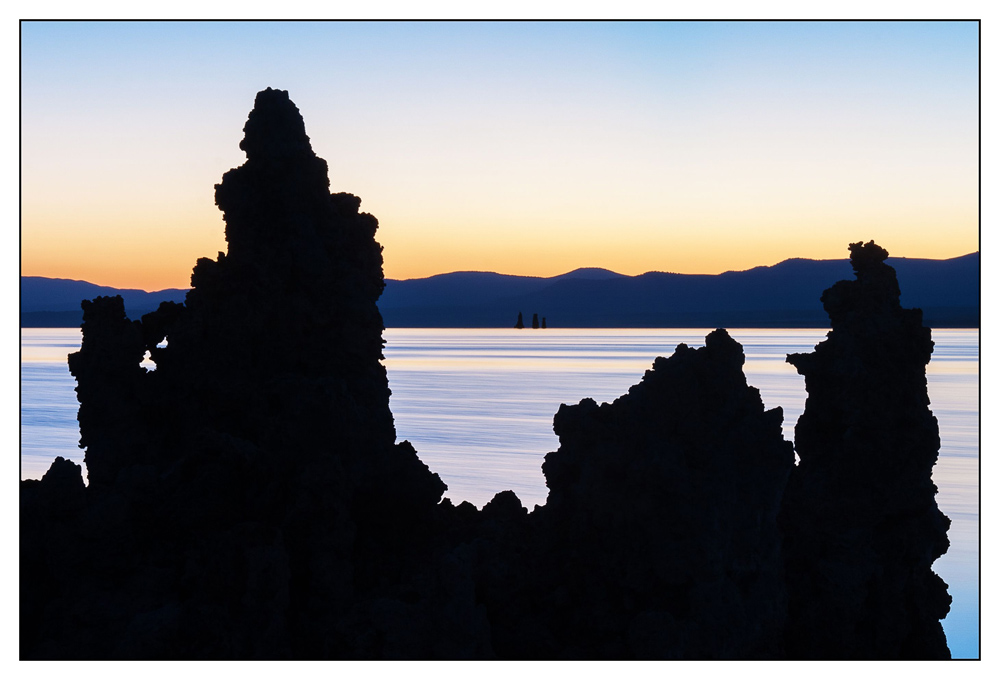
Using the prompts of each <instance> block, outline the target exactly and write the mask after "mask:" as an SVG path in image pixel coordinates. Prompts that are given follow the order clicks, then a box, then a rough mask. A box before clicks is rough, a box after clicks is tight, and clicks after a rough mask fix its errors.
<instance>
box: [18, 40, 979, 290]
mask: <svg viewBox="0 0 1000 680" xmlns="http://www.w3.org/2000/svg"><path fill="white" fill-rule="evenodd" d="M20 39H21V42H20V58H21V65H20V84H21V109H20V123H21V125H20V132H21V139H20V143H21V156H20V178H21V188H20V205H21V215H20V236H21V242H20V245H21V249H20V252H21V263H20V264H21V274H22V275H26V276H49V277H60V278H71V279H82V280H86V281H91V282H93V283H98V284H102V285H110V286H116V287H129V288H142V289H146V290H158V289H162V288H168V287H178V288H181V287H188V286H189V285H190V273H191V268H192V266H193V265H194V262H195V261H196V260H197V258H199V257H205V256H207V257H215V256H216V254H217V252H218V251H220V250H225V247H226V246H225V241H224V237H223V226H224V225H223V221H222V213H221V212H220V211H219V210H218V209H217V208H216V207H215V205H214V185H215V184H216V183H217V182H219V181H220V180H221V177H222V174H223V173H224V172H226V171H227V170H228V169H230V168H232V167H236V166H238V165H240V164H242V163H243V162H244V160H245V156H244V155H243V153H242V152H241V151H240V150H239V146H238V145H239V141H240V139H241V138H242V128H243V125H244V123H245V121H246V116H247V114H248V113H249V111H250V109H251V108H252V106H253V100H254V96H255V94H256V92H257V91H259V90H261V89H264V88H265V87H274V88H277V89H284V90H288V91H289V94H290V96H291V98H292V100H293V101H294V102H295V103H296V105H297V106H298V107H299V110H300V111H301V113H302V114H303V117H304V119H305V124H306V132H307V134H309V136H310V138H311V140H312V145H313V149H314V150H315V151H316V153H317V154H318V155H319V156H320V157H322V158H324V159H326V160H327V162H328V163H329V166H330V180H331V190H332V191H348V192H351V193H354V194H356V195H358V196H360V197H361V199H362V210H363V211H365V212H369V213H371V214H373V215H375V216H376V217H377V218H378V220H379V224H380V228H379V230H378V233H377V235H376V238H377V240H378V241H379V242H380V243H381V244H382V246H383V247H384V252H383V255H384V259H385V266H384V270H385V275H386V276H387V277H388V278H397V279H399V278H416V277H423V276H430V275H433V274H439V273H444V272H450V271H460V270H483V271H497V272H502V273H507V274H519V275H532V276H553V275H556V274H560V273H563V272H566V271H570V270H572V269H575V268H577V267H604V268H607V269H612V270H614V271H617V272H620V273H623V274H640V273H643V272H646V271H654V270H655V271H671V272H680V273H702V274H714V273H719V272H722V271H727V270H741V269H748V268H750V267H754V266H758V265H769V264H775V263H777V262H780V261H781V260H784V259H787V258H789V257H808V258H816V259H820V258H843V257H847V244H848V243H850V242H854V241H859V240H866V241H867V240H872V239H874V240H875V241H876V242H877V243H879V244H880V245H882V246H884V247H885V248H887V249H888V250H889V252H890V254H891V255H893V256H904V257H929V258H948V257H955V256H958V255H963V254H966V253H969V252H973V251H976V250H979V217H980V215H979V26H978V24H977V23H975V22H321V23H269V22H252V23H248V22H225V23H217V22H131V23H129V22H124V23H120V22H110V23H101V22H75V23H74V22H70V23H57V22H24V23H22V24H21V27H20Z"/></svg>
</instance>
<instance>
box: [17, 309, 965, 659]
mask: <svg viewBox="0 0 1000 680" xmlns="http://www.w3.org/2000/svg"><path fill="white" fill-rule="evenodd" d="M708 332H709V329H638V330H632V329H563V330H558V329H548V330H545V331H540V330H539V331H532V330H529V329H525V330H522V331H516V330H513V329H511V330H504V329H398V328H397V329H388V330H386V331H385V338H386V343H387V344H386V349H385V356H386V359H385V366H386V370H387V371H388V374H389V386H390V388H391V389H392V397H391V400H390V406H391V407H392V412H393V415H394V417H395V421H396V431H397V437H398V439H400V440H402V439H408V440H410V441H411V442H412V443H413V445H414V446H415V447H416V449H417V452H418V453H419V455H420V458H421V459H422V460H423V461H424V462H425V463H427V465H428V466H429V467H430V468H431V470H433V471H434V472H437V473H438V474H439V475H441V478H442V479H443V480H444V481H445V483H446V484H447V485H448V491H447V492H446V494H445V495H446V496H449V497H450V498H451V499H452V500H454V501H455V502H456V503H457V502H460V501H462V500H468V501H470V502H472V503H474V504H475V505H477V506H479V507H482V506H483V505H484V504H485V503H486V502H488V501H489V500H490V498H492V497H493V495H494V494H495V493H497V492H498V491H502V490H505V489H512V490H513V491H514V492H516V493H517V495H518V497H519V498H520V499H521V501H522V503H524V505H526V506H527V507H528V508H529V509H530V508H531V507H532V506H533V505H535V504H539V505H540V504H544V502H545V497H546V493H547V489H546V487H545V479H544V477H543V476H542V472H541V464H542V460H543V459H544V456H545V454H546V453H547V452H549V451H554V450H555V449H556V448H558V446H559V441H558V438H557V437H556V436H555V434H554V433H553V432H552V416H553V415H554V414H555V412H556V411H557V410H558V408H559V404H561V403H567V404H571V403H576V402H578V401H580V400H581V399H583V398H584V397H592V398H594V399H595V400H597V401H598V402H603V401H613V400H614V399H615V398H616V397H618V396H620V395H621V394H624V393H625V392H626V391H627V390H628V388H629V386H631V385H633V384H635V383H637V382H638V381H639V380H640V379H641V377H642V375H643V373H644V372H645V371H646V370H647V369H649V368H650V367H651V366H652V363H653V359H654V358H655V357H656V356H659V355H664V356H668V355H670V354H671V353H672V352H673V350H674V348H675V347H676V346H677V344H678V343H680V342H684V343H687V344H689V345H691V346H695V347H698V346H702V345H703V344H704V340H705V335H706V334H707V333H708ZM729 332H730V335H732V336H733V337H734V338H735V339H736V340H737V341H739V342H740V343H741V344H742V345H743V348H744V352H745V353H746V357H747V361H746V365H745V366H744V371H745V373H746V375H747V381H748V382H749V383H750V384H751V385H753V386H755V387H757V388H758V389H759V390H760V392H761V397H762V398H763V400H764V404H765V406H766V407H767V408H772V407H774V406H781V407H782V408H783V409H784V413H785V422H784V431H785V438H786V439H788V440H792V439H793V435H794V427H795V421H796V420H797V419H798V417H799V415H801V413H802V409H803V407H804V405H805V397H806V394H805V387H804V381H803V379H802V377H801V376H799V375H798V374H797V373H796V372H795V369H794V368H793V367H792V366H790V365H789V364H786V363H785V355H786V354H789V353H792V352H809V351H811V350H812V348H813V347H814V346H815V345H816V343H818V342H820V341H821V340H823V338H824V337H825V334H826V331H825V330H820V329H730V331H729ZM933 338H934V342H935V348H934V355H933V358H932V360H931V363H930V365H929V366H928V370H927V381H928V391H929V393H930V399H931V409H932V410H933V412H934V414H935V415H936V416H937V418H938V423H939V427H940V432H941V453H940V458H939V460H938V463H937V465H936V466H935V468H934V481H935V483H936V484H937V486H938V489H939V494H938V504H939V505H940V506H941V509H942V510H943V511H944V513H945V514H946V515H948V516H949V517H950V518H951V520H952V525H951V529H950V531H949V537H950V539H951V547H950V548H949V550H948V553H947V554H946V555H945V556H944V557H942V558H941V559H939V560H938V561H937V562H935V564H934V569H935V571H937V572H938V574H940V575H941V576H942V578H944V580H945V581H946V582H947V583H948V584H949V592H950V593H951V594H952V597H953V598H954V602H953V604H952V610H951V613H950V614H949V615H948V618H947V619H945V621H944V626H945V632H946V633H947V635H948V642H949V646H950V647H951V651H952V655H953V656H954V657H956V658H977V657H978V656H979V332H978V330H955V329H947V330H934V331H933ZM79 346H80V331H79V330H78V329H44V328H39V329H27V328H26V329H22V330H21V477H22V478H23V479H27V478H38V477H41V476H42V475H43V474H44V473H45V471H46V470H47V469H48V466H49V464H50V463H51V462H52V459H53V458H54V457H55V456H57V455H61V456H63V457H64V458H70V459H72V460H75V461H76V462H78V463H80V464H81V465H82V464H83V451H82V450H80V449H79V448H77V441H78V440H79V430H78V428H77V422H76V410H77V402H76V394H75V392H74V391H73V390H74V387H75V381H74V380H73V378H72V376H71V375H70V374H69V369H68V368H67V365H66V355H67V354H69V353H70V352H74V351H76V350H77V349H79ZM149 367H150V368H152V364H149Z"/></svg>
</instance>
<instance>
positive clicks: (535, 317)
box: [531, 314, 538, 330]
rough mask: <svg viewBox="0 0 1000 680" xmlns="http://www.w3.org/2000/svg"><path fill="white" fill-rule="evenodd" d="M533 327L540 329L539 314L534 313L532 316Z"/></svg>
mask: <svg viewBox="0 0 1000 680" xmlns="http://www.w3.org/2000/svg"><path fill="white" fill-rule="evenodd" d="M531 327H532V328H534V329H535V330H538V314H534V315H533V316H532V317H531Z"/></svg>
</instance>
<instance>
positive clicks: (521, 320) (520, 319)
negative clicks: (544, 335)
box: [514, 312, 524, 330]
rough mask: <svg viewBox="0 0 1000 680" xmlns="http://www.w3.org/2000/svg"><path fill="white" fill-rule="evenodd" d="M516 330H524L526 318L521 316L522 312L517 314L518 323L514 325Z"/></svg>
mask: <svg viewBox="0 0 1000 680" xmlns="http://www.w3.org/2000/svg"><path fill="white" fill-rule="evenodd" d="M514 328H516V329H518V330H521V329H522V328H524V318H523V317H522V316H521V312H518V313H517V323H516V324H514Z"/></svg>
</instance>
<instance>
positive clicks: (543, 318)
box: [542, 316, 548, 328]
mask: <svg viewBox="0 0 1000 680" xmlns="http://www.w3.org/2000/svg"><path fill="white" fill-rule="evenodd" d="M542 328H548V326H546V325H545V317H544V316H543V317H542Z"/></svg>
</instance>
